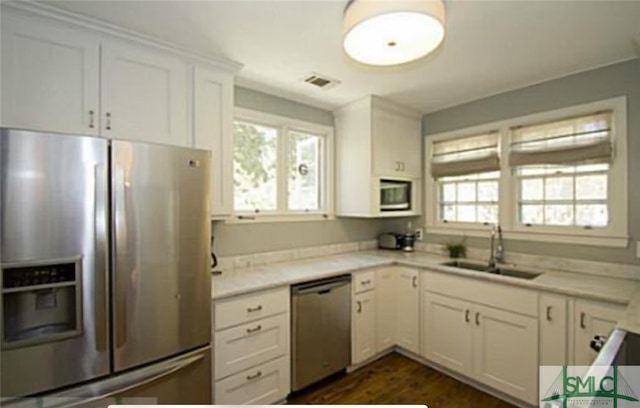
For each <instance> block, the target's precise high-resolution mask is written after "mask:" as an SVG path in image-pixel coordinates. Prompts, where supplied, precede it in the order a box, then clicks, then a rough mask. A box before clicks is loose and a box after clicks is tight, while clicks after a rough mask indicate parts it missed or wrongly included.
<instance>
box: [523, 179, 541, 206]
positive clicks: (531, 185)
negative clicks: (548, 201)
mask: <svg viewBox="0 0 640 408" xmlns="http://www.w3.org/2000/svg"><path fill="white" fill-rule="evenodd" d="M543 185H544V181H543V180H542V179H525V180H522V182H521V184H520V190H521V195H522V199H523V200H533V201H542V200H543V199H544V195H543V193H542V186H543Z"/></svg>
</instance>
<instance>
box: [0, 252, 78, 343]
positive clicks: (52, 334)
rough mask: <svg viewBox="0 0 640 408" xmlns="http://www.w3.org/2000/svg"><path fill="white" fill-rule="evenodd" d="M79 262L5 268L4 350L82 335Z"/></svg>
mask: <svg viewBox="0 0 640 408" xmlns="http://www.w3.org/2000/svg"><path fill="white" fill-rule="evenodd" d="M80 267H81V263H80V261H79V260H78V261H69V262H60V263H51V264H38V265H28V266H23V265H12V266H8V265H3V268H2V317H3V319H2V322H3V323H2V328H1V329H2V348H3V349H4V348H13V347H22V346H27V345H32V344H36V343H42V342H48V341H54V340H59V339H62V338H66V337H70V336H76V335H78V334H81V328H82V316H81V314H82V294H81V290H82V285H81V284H80V283H81V282H80V278H81V276H82V273H81V270H80Z"/></svg>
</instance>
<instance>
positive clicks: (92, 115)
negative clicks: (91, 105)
mask: <svg viewBox="0 0 640 408" xmlns="http://www.w3.org/2000/svg"><path fill="white" fill-rule="evenodd" d="M94 127H95V112H94V111H92V110H90V111H89V128H90V129H93V128H94Z"/></svg>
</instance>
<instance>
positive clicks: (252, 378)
mask: <svg viewBox="0 0 640 408" xmlns="http://www.w3.org/2000/svg"><path fill="white" fill-rule="evenodd" d="M260 377H262V371H258V372H257V373H255V374H254V375H248V376H247V380H249V381H251V380H255V379H256V378H260Z"/></svg>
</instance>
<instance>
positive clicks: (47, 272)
mask: <svg viewBox="0 0 640 408" xmlns="http://www.w3.org/2000/svg"><path fill="white" fill-rule="evenodd" d="M75 268H76V264H75V263H68V264H60V265H44V266H28V267H23V268H10V269H5V270H3V273H2V286H3V288H4V289H10V288H20V287H24V286H37V285H47V284H51V283H65V282H74V281H75V280H76V271H75Z"/></svg>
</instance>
